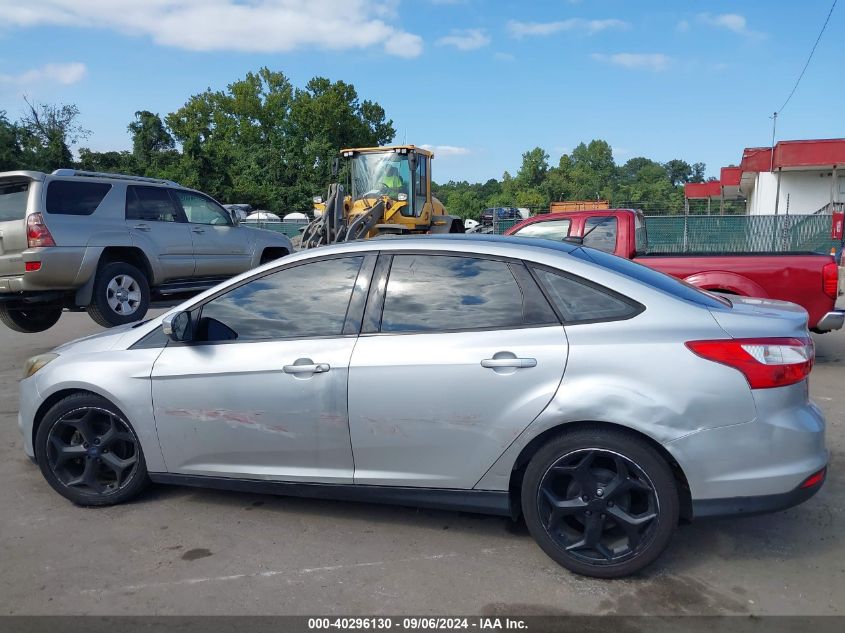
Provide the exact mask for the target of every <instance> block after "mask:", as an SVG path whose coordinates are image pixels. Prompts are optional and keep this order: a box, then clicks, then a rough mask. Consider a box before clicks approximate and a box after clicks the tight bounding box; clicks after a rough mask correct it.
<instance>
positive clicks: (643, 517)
mask: <svg viewBox="0 0 845 633" xmlns="http://www.w3.org/2000/svg"><path fill="white" fill-rule="evenodd" d="M537 502H538V504H539V506H538V508H539V509H540V516H541V517H545V518H546V519H547V520H546V523H545V528H546V531H547V532H548V534H549V536H551V538H552V539H553V540H554V541H555V542H556V543H557V544H558V545H559V546H560V547H561V548H563V549H564V550H565V551H567V552H568V553H569V554H570V555H572V556H573V557H576V558H578V559H581V560H585V561H588V562H590V563H592V564H599V565H601V564H610V563H616V562H619V561H621V560H623V559H627V558H630V557H632V556H634V555H636V554H637V553H638V551H640V550H641V549H642V548H644V547H646V546H647V545H648V544H649V543H650V542H651V537H652V535H653V532H654V526H656V524H657V521H656V519H657V516H658V512H657V508H658V505H657V497H656V494H655V491H654V489H653V487H652V485H651V483H650V481H649V479H648V477H647V476H646V474H645V472H643V470H642V469H641V468H640V467H639V466H638V465H637V464H636V463H635V462H633V461H632V460H630V459H628V458H627V457H624V456H622V455H619V454H617V453H614V452H612V451H609V450H604V449H583V450H578V451H573V452H572V453H568V454H567V455H564V456H563V457H561V458H560V459H558V460H557V462H555V463H554V464H553V465H552V466H551V467H550V468H549V469H548V470H547V471H546V474H545V475H544V477H543V479H542V480H541V482H540V489H539V491H538V498H537Z"/></svg>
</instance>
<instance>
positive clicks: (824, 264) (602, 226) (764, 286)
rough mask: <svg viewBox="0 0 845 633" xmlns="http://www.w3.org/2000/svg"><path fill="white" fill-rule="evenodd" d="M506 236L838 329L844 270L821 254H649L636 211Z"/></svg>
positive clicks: (570, 216) (523, 228)
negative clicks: (786, 307) (619, 260)
mask: <svg viewBox="0 0 845 633" xmlns="http://www.w3.org/2000/svg"><path fill="white" fill-rule="evenodd" d="M505 235H518V236H520V237H541V238H546V239H556V240H564V239H567V238H569V239H570V240H573V241H580V240H579V238H582V239H583V244H584V246H589V247H592V248H597V249H599V250H603V251H605V252H608V253H613V254H614V255H618V256H619V257H625V258H626V259H632V260H634V261H635V262H637V263H639V264H644V265H645V266H648V267H649V268H654V269H655V270H660V271H662V272H664V273H668V274H670V275H673V276H674V277H678V278H679V279H683V280H684V281H687V282H689V283H691V284H693V285H695V286H698V287H699V288H703V289H705V290H711V291H713V292H721V293H725V294H735V295H742V296H747V297H764V298H768V299H781V300H783V301H791V302H793V303H797V304H799V305H801V306H803V307H804V309H806V310H807V312H808V313H809V315H810V319H809V325H810V328H811V329H812V330H813V331H815V332H828V331H830V330H838V329H840V328H841V327H842V325H843V322H845V312H843V311H839V310H836V308H835V303H836V298H837V296H838V292H839V267H838V266H837V264H836V261H835V260H834V258H833V257H832V256H830V255H820V254H817V253H730V254H710V253H706V254H701V253H695V254H693V253H687V254H680V255H677V254H674V253H672V254H654V253H652V254H650V253H649V252H648V238H647V232H646V222H645V218H644V217H643V214H642V212H641V211H638V210H634V209H597V210H587V211H573V212H564V213H549V214H546V215H540V216H536V217H533V218H528V219H527V220H523V221H522V222H520V223H518V224H515V225H514V226H513V227H512V228H510V229H508V230H507V231H506V232H505Z"/></svg>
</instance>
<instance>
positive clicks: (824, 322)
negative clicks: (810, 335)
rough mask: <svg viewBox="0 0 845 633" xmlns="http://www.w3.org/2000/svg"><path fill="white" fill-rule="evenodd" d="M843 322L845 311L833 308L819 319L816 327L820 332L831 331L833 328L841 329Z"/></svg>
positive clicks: (844, 322) (844, 321) (844, 320)
mask: <svg viewBox="0 0 845 633" xmlns="http://www.w3.org/2000/svg"><path fill="white" fill-rule="evenodd" d="M843 324H845V311H843V310H832V311H831V312H828V313H827V314H825V315H824V316H823V317H822V318H821V319H819V322H818V323H816V327H815V329H816V330H818V331H819V332H830V331H831V330H841V329H842V326H843Z"/></svg>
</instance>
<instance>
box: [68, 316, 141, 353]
mask: <svg viewBox="0 0 845 633" xmlns="http://www.w3.org/2000/svg"><path fill="white" fill-rule="evenodd" d="M138 326H139V324H138V323H128V324H126V325H120V326H118V327H113V328H110V329H108V330H104V331H102V332H98V333H97V334H91V335H90V336H83V337H82V338H78V339H75V340H73V341H70V342H68V343H64V344H62V345H59V346H58V347H56V348H54V349H53V351H54V352H55V353H56V354H62V355H63V356H64V355H68V354H86V353H90V352H101V351H105V350H108V349H112V348H113V347H114V346H115V345H117V343H118V342H119V341H120V340H121V339H122V338H123V337H124V336H126V335H127V333H128V332H132V331H133V330H134V329H135V328H136V327H138Z"/></svg>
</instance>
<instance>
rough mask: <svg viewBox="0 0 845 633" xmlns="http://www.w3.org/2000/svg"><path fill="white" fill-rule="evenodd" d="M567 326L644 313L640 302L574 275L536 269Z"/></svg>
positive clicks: (618, 319)
mask: <svg viewBox="0 0 845 633" xmlns="http://www.w3.org/2000/svg"><path fill="white" fill-rule="evenodd" d="M535 273H536V275H537V277H538V279H539V280H540V283H541V284H542V285H543V287H544V288H545V290H546V293H547V294H548V296H549V298H550V299H551V301H552V303H553V304H554V305H555V307H556V308H557V310H558V312H559V313H560V315H561V317H562V318H563V322H564V324H573V323H594V322H596V321H621V320H624V319H630V318H631V317H633V316H636V315H637V314H639V313H640V312H642V310H643V307H642V306H641V305H640V304H638V303H637V302H635V301H633V300H631V299H628V298H627V297H623V296H622V295H620V294H617V293H615V292H613V291H611V290H609V289H607V288H602V287H600V286H598V285H596V284H593V283H591V282H588V281H587V280H584V279H579V278H577V277H574V276H572V275H567V274H562V273H558V272H553V271H551V270H548V269H545V268H539V269H535Z"/></svg>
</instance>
